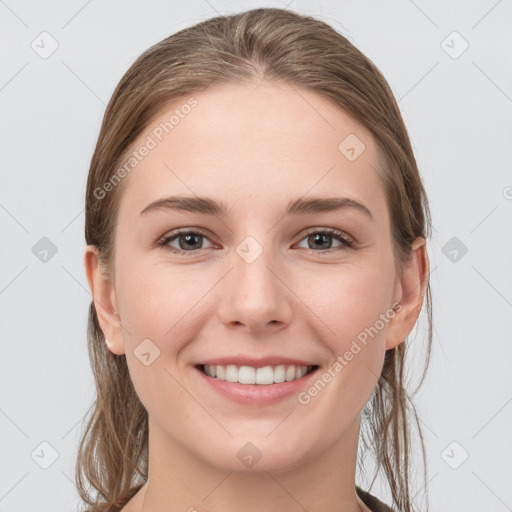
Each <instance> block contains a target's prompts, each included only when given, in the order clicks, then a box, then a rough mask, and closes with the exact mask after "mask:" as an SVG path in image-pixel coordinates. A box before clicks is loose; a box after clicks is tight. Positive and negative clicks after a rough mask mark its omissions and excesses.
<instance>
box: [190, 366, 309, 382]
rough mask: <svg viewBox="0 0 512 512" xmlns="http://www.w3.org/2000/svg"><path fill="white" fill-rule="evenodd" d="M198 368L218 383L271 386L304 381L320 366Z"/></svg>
mask: <svg viewBox="0 0 512 512" xmlns="http://www.w3.org/2000/svg"><path fill="white" fill-rule="evenodd" d="M196 368H197V369H198V370H200V371H201V372H202V373H203V374H204V375H206V376H207V377H211V378H212V379H216V380H218V381H226V382H232V383H237V384H242V385H259V386H270V385H273V384H282V383H284V382H293V381H296V380H299V379H302V378H303V377H304V376H306V375H308V374H310V373H313V372H314V371H316V370H317V369H318V368H319V366H318V365H310V366H299V365H294V364H278V365H268V366H263V367H260V368H255V367H252V366H238V365H234V364H225V365H224V364H222V365H221V364H218V365H217V364H215V365H213V364H211V365H210V364H209V365H205V364H198V365H196Z"/></svg>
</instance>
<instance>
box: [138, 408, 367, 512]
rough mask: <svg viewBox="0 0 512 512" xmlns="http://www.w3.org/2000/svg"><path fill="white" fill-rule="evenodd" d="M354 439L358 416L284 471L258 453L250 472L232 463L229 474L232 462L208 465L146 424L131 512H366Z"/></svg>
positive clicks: (158, 429) (282, 465)
mask: <svg viewBox="0 0 512 512" xmlns="http://www.w3.org/2000/svg"><path fill="white" fill-rule="evenodd" d="M358 435H359V417H358V418H357V421H356V422H354V423H353V424H351V425H350V426H349V427H348V428H347V430H345V432H343V436H342V437H340V438H339V439H337V440H336V441H335V443H334V444H330V445H328V446H325V447H324V449H323V450H320V452H319V453H318V452H317V453H315V454H307V453H305V454H302V455H301V460H300V464H295V465H294V464H293V463H291V464H289V465H287V466H286V465H284V464H279V463H278V462H276V461H275V460H272V459H271V458H269V457H267V460H266V461H265V462H266V464H264V463H263V462H264V460H265V457H264V454H262V457H261V459H260V461H258V463H257V464H255V465H254V466H253V467H252V468H250V469H249V468H247V469H245V468H244V470H240V469H239V468H240V464H236V465H235V470H234V469H233V467H232V466H230V465H229V463H230V462H231V463H233V461H226V460H223V461H219V463H218V464H215V465H213V464H212V463H211V462H209V461H207V460H205V458H202V457H201V456H200V454H196V453H192V452H190V451H189V450H188V449H187V448H186V447H184V446H183V445H182V444H180V443H179V442H177V441H176V440H174V439H170V438H169V436H168V434H166V433H165V432H164V431H162V429H161V428H160V427H159V426H158V425H156V424H154V423H152V422H151V421H150V424H149V464H148V483H147V485H145V486H144V487H143V488H142V489H141V493H139V494H140V496H138V498H139V499H137V503H141V506H140V507H137V508H136V510H137V512H159V511H161V510H165V511H166V512H178V511H180V512H183V511H190V512H197V511H199V510H206V509H207V510H209V511H212V512H217V511H222V512H235V511H236V512H238V511H240V510H244V511H247V512H252V511H254V512H256V511H261V510H265V511H267V512H278V511H282V510H294V509H297V510H301V509H302V510H309V511H311V512H313V511H316V510H322V512H340V511H342V510H343V511H344V512H360V511H368V510H369V509H368V508H367V507H366V506H365V505H364V504H363V502H362V501H361V500H360V498H359V497H358V496H357V494H356V490H355V469H356V468H355V466H356V457H357V443H358ZM239 444H240V443H239ZM243 444H244V443H241V444H240V446H243ZM299 451H300V447H299ZM225 458H227V457H225ZM237 462H238V461H237ZM223 465H225V467H224V468H223V467H222V466H223ZM130 510H131V509H130ZM134 510H135V509H134Z"/></svg>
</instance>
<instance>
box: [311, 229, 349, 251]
mask: <svg viewBox="0 0 512 512" xmlns="http://www.w3.org/2000/svg"><path fill="white" fill-rule="evenodd" d="M332 239H336V240H338V241H340V242H341V244H340V245H341V246H345V247H351V246H352V241H351V240H350V239H349V238H348V237H346V236H345V235H344V234H343V233H341V232H338V231H330V230H329V231H325V230H320V231H313V232H311V233H309V234H308V235H307V236H306V237H305V238H303V240H307V243H308V245H309V244H322V243H325V242H326V241H327V242H328V241H331V243H332ZM318 248H319V247H313V248H312V247H307V249H318ZM331 248H332V247H320V248H319V249H322V250H324V251H326V250H329V249H331ZM315 252H318V251H315Z"/></svg>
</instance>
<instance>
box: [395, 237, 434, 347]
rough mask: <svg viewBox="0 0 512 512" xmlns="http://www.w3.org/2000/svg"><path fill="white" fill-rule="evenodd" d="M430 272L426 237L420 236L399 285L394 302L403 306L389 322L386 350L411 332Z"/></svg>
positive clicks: (418, 312)
mask: <svg viewBox="0 0 512 512" xmlns="http://www.w3.org/2000/svg"><path fill="white" fill-rule="evenodd" d="M428 274H429V261H428V254H427V246H426V243H425V239H424V238H422V237H418V238H417V239H416V240H415V241H414V242H413V244H412V249H411V253H410V256H409V258H408V260H407V261H406V262H405V263H404V270H403V276H402V279H401V280H400V282H399V283H398V286H397V290H398V292H397V297H396V300H395V301H394V303H398V302H399V303H400V304H401V308H400V309H397V310H395V316H394V318H393V320H392V321H391V322H390V323H389V325H388V329H387V333H386V350H389V349H392V348H395V347H396V346H398V345H400V343H402V342H403V341H405V339H406V338H407V336H409V334H410V333H411V331H412V330H413V328H414V325H415V324H416V321H417V319H418V316H419V314H420V311H421V306H422V304H423V298H424V296H425V291H426V287H427V280H428Z"/></svg>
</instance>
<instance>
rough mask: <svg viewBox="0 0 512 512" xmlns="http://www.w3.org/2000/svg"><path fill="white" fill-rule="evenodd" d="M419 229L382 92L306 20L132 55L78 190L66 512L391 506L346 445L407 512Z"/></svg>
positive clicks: (424, 221) (424, 215)
mask: <svg viewBox="0 0 512 512" xmlns="http://www.w3.org/2000/svg"><path fill="white" fill-rule="evenodd" d="M429 233H430V216H429V210H428V202H427V197H426V194H425V190H424V188H423V184H422V181H421V177H420V174H419V172H418V169H417V166H416V162H415V159H414V155H413V152H412V149H411V145H410V142H409V138H408V135H407V131H406V128H405V126H404V123H403V120H402V117H401V115H400V112H399V109H398V106H397V104H396V101H395V99H394V97H393V95H392V93H391V91H390V89H389V87H388V85H387V83H386V81H385V79H384V78H383V76H382V75H381V73H380V72H379V71H378V70H377V69H376V67H375V66H374V65H373V64H372V63H371V62H370V61H369V60H368V59H367V58H366V57H365V56H364V55H363V54H362V53H361V52H360V51H359V50H357V49H356V48H355V47H354V46H353V45H352V44H351V43H350V42H349V41H348V40H347V39H346V38H344V37H343V36H341V35H340V34H338V33H337V32H336V31H334V30H333V29H332V28H331V27H329V26H328V25H327V24H325V23H323V22H321V21H319V20H316V19H314V18H311V17H308V16H302V15H299V14H297V13H294V12H291V11H287V10H281V9H255V10H252V11H247V12H243V13H239V14H236V15H232V16H222V17H217V18H213V19H210V20H207V21H204V22H202V23H199V24H197V25H195V26H193V27H191V28H188V29H185V30H182V31H180V32H178V33H176V34H174V35H172V36H170V37H168V38H167V39H165V40H163V41H161V42H160V43H158V44H156V45H155V46H153V47H152V48H150V49H149V50H147V51H146V52H145V53H144V54H143V55H141V56H140V57H139V58H138V59H137V61H136V62H135V63H134V64H133V65H132V66H131V68H130V69H129V70H128V71H127V73H126V74H125V76H124V77H123V78H122V79H121V82H120V83H119V85H118V86H117V88H116V90H115V92H114V94H113V97H112V99H111V101H110V103H109V105H108V107H107V111H106V113H105V117H104V120H103V124H102V128H101V132H100V134H99V138H98V142H97V146H96V149H95V152H94V155H93V158H92V162H91V167H90V172H89V178H88V182H87V197H86V242H87V244H88V245H87V248H86V252H85V267H86V273H87V278H88V282H89V286H90V288H91V292H92V295H93V302H92V303H91V307H90V311H89V333H88V334H89V350H90V355H91V362H92V367H93V370H94V374H95V379H96V387H97V399H96V401H95V403H94V407H93V410H92V414H91V416H90V418H89V421H88V424H87V428H86V431H85V432H84V434H83V438H82V440H81V444H80V451H79V456H78V461H77V483H78V487H79V491H80V494H81V497H82V498H83V499H84V501H85V502H87V503H88V504H89V505H90V507H89V508H88V509H87V510H89V511H93V510H94V511H98V510H102V511H107V510H108V511H119V510H122V511H123V512H141V511H142V512H152V511H155V512H157V511H160V510H165V511H167V512H174V511H184V510H189V511H194V510H198V511H201V510H208V511H220V510H222V511H232V510H233V511H234V510H245V511H260V510H265V511H267V512H272V511H277V510H287V511H288V510H289V511H292V510H309V511H316V510H323V511H333V512H334V511H339V510H344V511H354V512H355V511H359V510H361V511H369V510H371V511H373V512H375V511H380V510H384V511H389V510H393V509H391V508H389V507H388V506H386V505H385V504H384V503H382V502H381V501H380V500H379V499H377V498H376V497H375V496H373V495H372V494H370V493H369V492H365V491H363V490H362V489H361V488H360V487H359V486H356V485H355V473H356V461H357V462H358V463H360V462H361V461H359V460H358V456H357V455H358V447H359V440H360V439H361V443H362V445H363V446H364V447H366V448H367V449H372V450H373V451H374V454H375V461H376V463H377V470H379V469H380V470H382V471H383V473H384V476H385V477H386V478H387V479H388V482H389V486H390V489H391V493H392V497H393V502H394V503H393V504H392V505H393V506H394V507H396V509H397V510H403V511H406V512H409V511H412V510H416V506H415V504H414V502H413V500H412V496H411V494H412V493H411V487H412V485H411V482H410V481H409V479H410V475H409V453H408V450H409V440H410V432H409V430H408V421H409V420H408V414H409V413H410V412H412V413H413V416H414V417H415V413H414V410H412V411H409V410H408V409H409V405H408V403H407V400H408V395H407V393H406V391H405V388H404V379H403V368H404V356H405V350H406V344H405V341H406V338H407V336H408V335H409V334H410V332H411V331H412V329H413V327H414V325H415V323H416V321H417V318H418V315H419V313H420V310H421V308H422V304H423V302H424V299H425V298H426V304H427V313H428V319H429V333H428V340H427V341H428V347H429V348H430V343H431V329H430V326H431V301H430V288H429V281H428V257H427V250H426V239H427V238H428V236H429ZM428 353H429V352H428ZM427 360H428V357H427ZM361 420H362V421H361ZM416 423H418V422H417V421H416ZM417 426H418V428H419V425H417ZM420 438H421V430H420ZM421 441H422V443H421V446H422V450H423V440H422V438H421ZM91 486H92V488H93V491H94V492H91V491H90V487H91ZM414 487H415V486H414Z"/></svg>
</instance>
